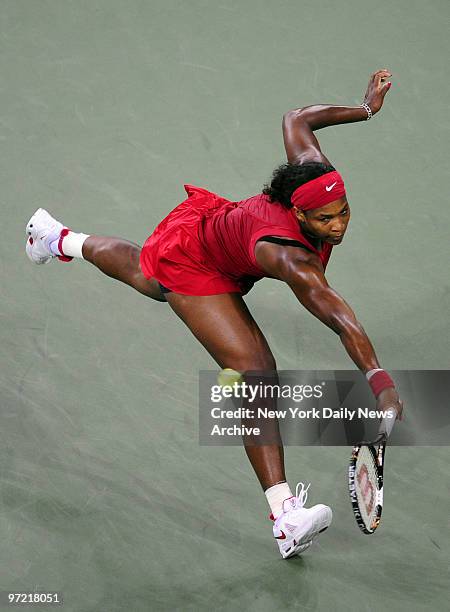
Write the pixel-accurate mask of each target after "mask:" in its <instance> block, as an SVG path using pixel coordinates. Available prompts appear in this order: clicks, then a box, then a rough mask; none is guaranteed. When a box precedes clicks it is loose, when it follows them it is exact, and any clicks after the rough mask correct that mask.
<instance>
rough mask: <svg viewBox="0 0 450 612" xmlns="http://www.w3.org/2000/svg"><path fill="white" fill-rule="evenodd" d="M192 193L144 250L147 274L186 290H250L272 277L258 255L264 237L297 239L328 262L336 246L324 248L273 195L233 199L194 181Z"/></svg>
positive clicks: (208, 292) (189, 190)
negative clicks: (317, 245) (318, 246)
mask: <svg viewBox="0 0 450 612" xmlns="http://www.w3.org/2000/svg"><path fill="white" fill-rule="evenodd" d="M184 188H185V190H186V193H187V194H188V198H187V199H186V200H184V202H182V203H181V204H180V205H179V206H177V207H176V208H175V209H174V210H172V212H170V213H169V214H168V215H167V217H166V218H165V219H163V220H162V221H161V223H160V224H159V225H158V226H157V227H156V229H155V231H154V232H153V233H152V235H151V236H149V237H148V238H147V240H146V241H145V244H144V246H143V247H142V250H141V256H140V264H141V269H142V272H143V273H144V276H146V277H147V278H148V279H150V278H155V279H156V280H157V281H158V282H160V283H161V284H162V285H163V286H164V287H166V288H167V289H170V290H171V291H173V292H175V293H181V294H183V295H215V294H219V293H232V292H233V293H241V294H243V295H244V294H245V293H247V292H248V291H249V290H250V289H251V287H252V286H253V284H254V283H255V282H256V281H257V280H260V279H261V278H263V277H266V276H268V275H267V274H266V273H265V272H264V270H262V269H261V268H260V267H259V265H258V263H257V261H256V259H255V253H254V250H255V244H256V242H257V241H258V240H259V239H261V238H262V237H263V236H279V237H285V238H289V239H291V240H297V241H298V242H301V243H302V244H304V245H305V247H307V248H308V249H309V250H310V251H312V252H313V253H316V254H317V256H318V257H319V258H320V260H321V261H322V264H323V266H324V268H325V267H326V265H327V263H328V260H329V258H330V255H331V250H332V248H333V247H332V245H330V244H328V243H325V242H324V243H323V244H322V249H321V250H320V251H318V250H317V249H316V248H314V247H313V246H312V244H311V243H310V242H309V241H308V239H307V238H306V237H305V236H304V235H303V234H302V231H301V228H300V225H299V222H298V220H297V218H296V216H295V214H294V211H293V209H287V208H285V207H284V206H282V205H281V204H278V203H277V202H270V200H269V198H268V196H266V195H264V194H262V193H260V194H258V195H256V196H253V197H251V198H248V199H246V200H241V201H240V202H231V201H230V200H227V199H225V198H222V197H221V196H218V195H217V194H215V193H211V192H210V191H207V190H206V189H202V188H201V187H194V186H193V185H185V186H184Z"/></svg>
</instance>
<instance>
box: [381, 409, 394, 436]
mask: <svg viewBox="0 0 450 612" xmlns="http://www.w3.org/2000/svg"><path fill="white" fill-rule="evenodd" d="M387 412H389V413H390V414H391V416H385V417H384V419H383V420H382V421H381V425H380V428H379V430H378V434H379V435H383V436H386V438H389V436H390V435H391V431H392V428H393V427H394V423H395V421H396V420H397V411H396V410H395V408H389V409H388V411H387Z"/></svg>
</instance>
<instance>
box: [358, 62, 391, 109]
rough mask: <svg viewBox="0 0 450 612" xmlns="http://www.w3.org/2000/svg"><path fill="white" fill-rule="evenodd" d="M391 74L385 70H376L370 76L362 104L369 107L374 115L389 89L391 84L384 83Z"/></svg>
mask: <svg viewBox="0 0 450 612" xmlns="http://www.w3.org/2000/svg"><path fill="white" fill-rule="evenodd" d="M391 76H392V74H391V73H390V72H389V70H387V69H386V68H382V69H381V70H377V71H376V72H374V73H373V74H372V76H371V77H370V80H369V84H368V85H367V89H366V93H365V96H364V103H365V104H368V105H369V106H370V110H371V111H372V113H373V114H374V115H375V113H378V111H379V110H380V108H381V107H382V106H383V101H384V96H385V95H386V94H387V92H388V91H389V89H390V88H391V84H392V83H391V82H390V81H388V82H385V81H386V79H388V78H389V77H391Z"/></svg>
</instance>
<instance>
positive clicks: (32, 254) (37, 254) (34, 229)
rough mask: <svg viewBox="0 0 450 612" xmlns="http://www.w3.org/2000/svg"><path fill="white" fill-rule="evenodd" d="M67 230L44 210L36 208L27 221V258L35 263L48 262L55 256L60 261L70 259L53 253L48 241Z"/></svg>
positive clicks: (62, 234) (56, 238) (58, 236)
mask: <svg viewBox="0 0 450 612" xmlns="http://www.w3.org/2000/svg"><path fill="white" fill-rule="evenodd" d="M68 232H69V230H68V229H67V228H66V227H65V226H64V225H63V224H62V223H60V222H59V221H57V220H56V219H54V218H53V217H52V216H51V215H50V214H49V213H48V212H47V211H46V210H44V209H43V208H38V209H37V211H36V212H35V213H34V215H33V216H32V217H31V219H30V220H29V221H28V223H27V229H26V234H27V244H26V247H25V251H26V254H27V255H28V258H29V259H30V260H31V261H33V262H34V263H35V264H46V263H49V262H50V261H51V260H52V259H54V258H55V257H58V259H61V260H62V261H70V260H71V259H72V257H65V256H64V255H54V254H53V253H52V252H51V250H50V243H51V242H53V241H54V240H58V238H60V237H61V236H64V234H67V233H68Z"/></svg>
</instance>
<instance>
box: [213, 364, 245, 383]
mask: <svg viewBox="0 0 450 612" xmlns="http://www.w3.org/2000/svg"><path fill="white" fill-rule="evenodd" d="M242 381H243V377H242V374H241V373H240V372H237V371H236V370H232V369H231V368H225V369H224V370H221V371H220V372H219V374H218V375H217V382H218V384H219V385H220V386H221V387H232V386H233V385H234V384H235V383H238V384H240V383H241V382H242Z"/></svg>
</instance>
